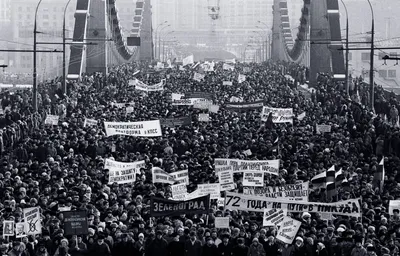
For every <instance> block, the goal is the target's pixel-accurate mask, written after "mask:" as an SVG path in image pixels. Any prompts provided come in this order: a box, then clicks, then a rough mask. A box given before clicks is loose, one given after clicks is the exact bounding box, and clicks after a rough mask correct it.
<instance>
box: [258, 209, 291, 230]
mask: <svg viewBox="0 0 400 256" xmlns="http://www.w3.org/2000/svg"><path fill="white" fill-rule="evenodd" d="M285 216H287V210H286V209H264V217H263V227H271V226H275V227H277V226H280V225H281V223H282V221H283V218H285Z"/></svg>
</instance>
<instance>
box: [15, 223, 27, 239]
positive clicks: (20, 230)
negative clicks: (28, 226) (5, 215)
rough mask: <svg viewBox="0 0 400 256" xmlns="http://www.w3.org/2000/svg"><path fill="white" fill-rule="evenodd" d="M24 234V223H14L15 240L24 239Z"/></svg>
mask: <svg viewBox="0 0 400 256" xmlns="http://www.w3.org/2000/svg"><path fill="white" fill-rule="evenodd" d="M26 236H27V235H26V233H25V223H24V222H18V223H15V238H23V237H26Z"/></svg>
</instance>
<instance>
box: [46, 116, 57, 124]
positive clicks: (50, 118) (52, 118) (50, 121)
mask: <svg viewBox="0 0 400 256" xmlns="http://www.w3.org/2000/svg"><path fill="white" fill-rule="evenodd" d="M59 119H60V117H59V116H56V115H47V116H46V119H45V120H44V124H49V125H58V121H59Z"/></svg>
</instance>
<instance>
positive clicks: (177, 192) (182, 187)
mask: <svg viewBox="0 0 400 256" xmlns="http://www.w3.org/2000/svg"><path fill="white" fill-rule="evenodd" d="M171 190H172V198H173V199H174V200H181V201H185V198H186V195H187V188H186V184H184V183H182V184H176V185H171Z"/></svg>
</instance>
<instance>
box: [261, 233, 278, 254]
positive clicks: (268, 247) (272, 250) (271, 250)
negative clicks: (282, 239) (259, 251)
mask: <svg viewBox="0 0 400 256" xmlns="http://www.w3.org/2000/svg"><path fill="white" fill-rule="evenodd" d="M278 250H279V247H278V245H277V244H276V243H275V238H274V237H273V236H269V237H268V240H267V241H266V243H264V251H266V252H268V255H270V256H277V255H278V254H279V252H278Z"/></svg>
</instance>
